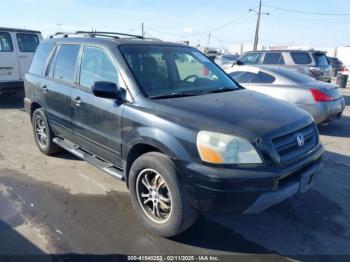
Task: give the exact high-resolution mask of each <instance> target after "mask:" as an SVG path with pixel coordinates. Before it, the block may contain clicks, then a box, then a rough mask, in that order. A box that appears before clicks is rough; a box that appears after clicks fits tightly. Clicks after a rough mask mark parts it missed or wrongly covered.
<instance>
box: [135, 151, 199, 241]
mask: <svg viewBox="0 0 350 262" xmlns="http://www.w3.org/2000/svg"><path fill="white" fill-rule="evenodd" d="M129 189H130V197H131V203H132V205H133V207H134V209H135V211H136V213H137V215H138V217H139V218H140V220H141V221H142V222H143V224H144V226H145V227H146V228H148V229H150V230H151V231H154V232H156V233H157V234H158V235H161V236H163V237H173V236H176V235H178V234H180V233H182V232H183V231H185V230H186V229H188V228H189V227H190V226H191V225H192V224H193V223H194V222H195V220H196V219H197V216H198V214H197V211H196V210H194V209H193V208H192V207H191V206H190V204H189V201H188V197H187V194H186V192H185V190H184V186H183V184H182V183H181V181H180V180H179V178H178V175H177V172H176V168H175V166H174V163H173V162H172V161H171V159H170V158H169V157H167V156H166V155H164V154H162V153H158V152H150V153H146V154H144V155H141V156H140V157H139V158H137V159H136V160H135V162H134V163H133V164H132V166H131V169H130V175H129ZM145 202H146V203H145Z"/></svg>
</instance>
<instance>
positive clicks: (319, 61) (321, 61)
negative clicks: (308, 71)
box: [312, 53, 337, 66]
mask: <svg viewBox="0 0 350 262" xmlns="http://www.w3.org/2000/svg"><path fill="white" fill-rule="evenodd" d="M312 56H313V57H314V60H315V63H316V66H328V65H329V63H328V59H327V57H326V55H325V54H323V53H314V54H312ZM335 62H337V61H335Z"/></svg>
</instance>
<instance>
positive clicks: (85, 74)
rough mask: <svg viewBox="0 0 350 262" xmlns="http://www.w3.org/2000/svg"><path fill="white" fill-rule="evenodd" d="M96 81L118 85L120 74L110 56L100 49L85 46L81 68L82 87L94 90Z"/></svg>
mask: <svg viewBox="0 0 350 262" xmlns="http://www.w3.org/2000/svg"><path fill="white" fill-rule="evenodd" d="M96 81H107V82H113V83H116V84H117V86H119V83H118V72H117V70H116V68H115V66H114V63H113V61H112V60H111V58H110V57H109V55H108V54H107V53H106V52H105V51H104V50H103V49H101V48H99V47H93V46H85V47H84V53H83V57H82V60H81V66H80V86H82V87H85V88H92V86H93V84H94V82H96Z"/></svg>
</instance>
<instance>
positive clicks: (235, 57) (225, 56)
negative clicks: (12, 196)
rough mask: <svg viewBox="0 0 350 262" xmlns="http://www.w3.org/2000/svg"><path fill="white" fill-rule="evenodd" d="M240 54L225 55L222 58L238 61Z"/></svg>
mask: <svg viewBox="0 0 350 262" xmlns="http://www.w3.org/2000/svg"><path fill="white" fill-rule="evenodd" d="M238 57H239V55H223V56H222V58H224V59H225V60H229V61H236V60H237V59H238Z"/></svg>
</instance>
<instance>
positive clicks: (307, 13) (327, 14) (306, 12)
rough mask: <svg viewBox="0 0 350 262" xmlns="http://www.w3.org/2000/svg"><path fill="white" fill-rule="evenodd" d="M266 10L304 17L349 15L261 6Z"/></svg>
mask: <svg viewBox="0 0 350 262" xmlns="http://www.w3.org/2000/svg"><path fill="white" fill-rule="evenodd" d="M263 6H265V7H268V8H272V9H276V10H280V11H284V12H290V13H299V14H306V15H323V16H350V13H319V12H310V11H301V10H295V9H287V8H282V7H276V6H270V5H263Z"/></svg>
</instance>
